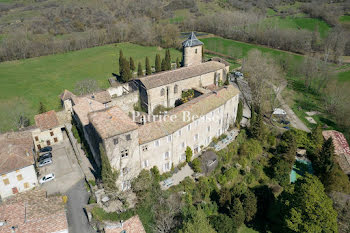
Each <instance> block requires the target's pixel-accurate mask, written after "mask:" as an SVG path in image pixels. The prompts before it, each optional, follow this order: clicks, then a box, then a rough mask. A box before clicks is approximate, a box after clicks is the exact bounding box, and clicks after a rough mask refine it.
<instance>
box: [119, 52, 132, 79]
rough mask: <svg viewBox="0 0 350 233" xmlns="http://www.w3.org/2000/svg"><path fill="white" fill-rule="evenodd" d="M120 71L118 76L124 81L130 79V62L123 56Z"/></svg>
mask: <svg viewBox="0 0 350 233" xmlns="http://www.w3.org/2000/svg"><path fill="white" fill-rule="evenodd" d="M121 67H122V69H121V72H120V76H121V79H122V80H123V81H124V82H128V81H129V80H130V79H131V71H130V63H129V62H128V60H126V59H125V58H122V60H121Z"/></svg>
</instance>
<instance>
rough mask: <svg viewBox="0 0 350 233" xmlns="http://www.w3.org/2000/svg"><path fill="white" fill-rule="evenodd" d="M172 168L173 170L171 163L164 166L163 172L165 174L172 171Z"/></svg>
mask: <svg viewBox="0 0 350 233" xmlns="http://www.w3.org/2000/svg"><path fill="white" fill-rule="evenodd" d="M170 168H171V166H170V162H168V163H166V164H164V165H163V171H164V172H167V171H170Z"/></svg>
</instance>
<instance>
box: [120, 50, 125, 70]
mask: <svg viewBox="0 0 350 233" xmlns="http://www.w3.org/2000/svg"><path fill="white" fill-rule="evenodd" d="M123 59H124V55H123V51H122V50H119V75H120V76H121V74H122V73H123V68H124V66H123Z"/></svg>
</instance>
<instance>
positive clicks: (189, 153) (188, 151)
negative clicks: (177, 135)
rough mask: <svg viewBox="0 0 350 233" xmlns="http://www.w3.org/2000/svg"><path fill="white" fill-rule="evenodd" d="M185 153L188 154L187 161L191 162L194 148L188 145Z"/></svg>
mask: <svg viewBox="0 0 350 233" xmlns="http://www.w3.org/2000/svg"><path fill="white" fill-rule="evenodd" d="M185 154H186V162H187V163H189V162H191V160H192V149H191V147H189V146H188V147H187V148H186V151H185Z"/></svg>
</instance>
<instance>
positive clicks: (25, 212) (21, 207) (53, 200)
mask: <svg viewBox="0 0 350 233" xmlns="http://www.w3.org/2000/svg"><path fill="white" fill-rule="evenodd" d="M13 232H23V233H68V222H67V218H66V210H65V207H64V202H63V199H62V197H61V196H52V197H47V196H46V192H45V191H43V190H40V189H37V190H32V191H29V192H26V193H23V194H18V195H16V196H13V197H11V198H9V199H8V200H6V202H4V203H2V204H0V233H13Z"/></svg>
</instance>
